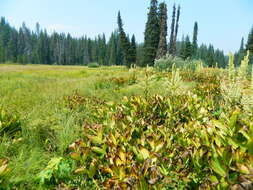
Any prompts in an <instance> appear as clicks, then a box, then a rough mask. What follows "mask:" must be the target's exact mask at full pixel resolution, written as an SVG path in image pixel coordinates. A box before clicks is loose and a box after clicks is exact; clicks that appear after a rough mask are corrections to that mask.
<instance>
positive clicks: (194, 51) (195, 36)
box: [192, 22, 198, 58]
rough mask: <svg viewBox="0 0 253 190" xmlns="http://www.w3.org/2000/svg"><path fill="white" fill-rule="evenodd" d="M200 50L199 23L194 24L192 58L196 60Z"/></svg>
mask: <svg viewBox="0 0 253 190" xmlns="http://www.w3.org/2000/svg"><path fill="white" fill-rule="evenodd" d="M197 50H198V23H197V22H195V23H194V29H193V38H192V56H193V57H194V58H196V56H197Z"/></svg>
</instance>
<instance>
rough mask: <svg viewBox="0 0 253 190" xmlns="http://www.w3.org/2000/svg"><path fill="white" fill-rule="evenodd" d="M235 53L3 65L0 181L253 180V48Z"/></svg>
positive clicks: (83, 185) (140, 184)
mask: <svg viewBox="0 0 253 190" xmlns="http://www.w3.org/2000/svg"><path fill="white" fill-rule="evenodd" d="M169 59H170V58H169ZM230 60H231V61H230V62H231V63H230V66H229V68H228V69H226V70H222V69H217V68H212V69H210V68H204V67H203V64H202V63H201V62H197V63H198V64H197V66H196V68H195V69H193V70H191V69H185V68H182V67H181V66H180V64H179V66H178V64H177V62H176V61H174V63H173V64H172V65H171V64H170V65H171V69H170V71H169V72H160V71H159V70H161V68H160V67H158V69H155V68H150V67H148V68H145V69H139V68H131V69H130V70H127V69H125V68H123V67H99V68H88V67H81V66H31V65H25V66H20V65H2V66H1V67H0V72H1V81H0V85H1V92H0V96H1V99H0V105H1V114H0V135H1V136H0V189H4V190H6V189H10V190H11V189H31V190H32V189H122V190H123V189H143V190H145V189H159V188H160V189H242V188H243V189H252V187H253V186H252V182H253V177H252V176H253V172H252V171H253V164H252V163H253V149H252V147H253V141H252V139H253V123H252V121H253V112H252V110H253V104H252V102H253V99H252V95H253V91H252V90H253V89H252V87H251V81H250V78H251V77H250V73H247V72H248V70H247V69H246V68H247V67H248V56H245V58H244V60H243V63H242V64H241V67H240V68H239V69H236V68H235V67H234V66H233V64H232V60H233V56H232V55H231V56H230ZM157 62H158V63H159V62H170V60H167V59H163V60H162V61H161V60H158V61H157ZM180 62H181V60H180ZM189 64H190V63H189ZM177 66H178V67H177ZM166 69H167V67H166ZM10 113H12V114H10Z"/></svg>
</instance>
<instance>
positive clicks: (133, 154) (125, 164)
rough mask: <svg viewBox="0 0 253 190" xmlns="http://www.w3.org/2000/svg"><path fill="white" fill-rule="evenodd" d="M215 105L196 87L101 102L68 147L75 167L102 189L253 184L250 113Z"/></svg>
mask: <svg viewBox="0 0 253 190" xmlns="http://www.w3.org/2000/svg"><path fill="white" fill-rule="evenodd" d="M215 111H216V110H215V107H214V105H213V102H212V99H209V98H206V99H205V98H203V97H199V96H197V95H196V94H192V93H189V94H187V95H179V96H169V97H162V96H159V95H156V96H153V97H150V98H149V99H146V98H142V97H136V96H135V97H131V98H124V100H123V101H122V103H121V104H110V105H106V106H104V107H101V109H99V110H98V111H97V114H98V117H100V118H101V123H99V124H96V123H94V124H85V125H84V133H83V134H84V135H83V138H82V139H79V140H77V141H76V142H75V143H73V144H72V145H70V147H69V149H70V151H71V153H70V156H71V157H72V159H74V160H75V161H76V163H77V165H78V166H79V167H78V168H77V169H76V170H75V173H76V174H78V175H80V176H82V177H83V179H84V181H92V182H93V183H94V184H96V185H98V186H99V187H101V188H102V189H152V188H154V189H229V188H232V187H235V186H236V185H237V184H241V185H245V184H246V185H247V186H248V187H249V189H251V188H252V181H253V178H252V175H253V172H252V171H253V164H252V163H253V162H252V159H253V157H252V155H253V149H252V145H253V141H252V139H253V124H252V122H248V121H252V118H251V117H252V116H249V115H247V116H246V115H245V114H244V113H243V110H240V109H237V110H229V111H228V112H223V113H222V114H221V116H220V117H218V118H217V117H216V116H215V114H214V112H215Z"/></svg>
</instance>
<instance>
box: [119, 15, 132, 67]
mask: <svg viewBox="0 0 253 190" xmlns="http://www.w3.org/2000/svg"><path fill="white" fill-rule="evenodd" d="M118 29H119V35H120V44H121V46H122V49H123V55H124V64H125V65H126V66H127V67H130V64H131V58H130V55H129V49H130V41H129V39H128V38H127V35H126V33H125V31H124V29H123V22H122V19H121V15H120V11H119V12H118Z"/></svg>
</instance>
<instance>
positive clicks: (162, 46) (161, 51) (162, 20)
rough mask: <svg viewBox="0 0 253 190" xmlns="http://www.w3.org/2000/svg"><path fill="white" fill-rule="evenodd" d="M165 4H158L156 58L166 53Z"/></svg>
mask: <svg viewBox="0 0 253 190" xmlns="http://www.w3.org/2000/svg"><path fill="white" fill-rule="evenodd" d="M167 19H168V18H167V5H166V3H165V2H163V3H160V5H159V25H160V39H159V44H158V50H157V54H156V58H157V59H159V58H161V57H163V56H165V55H166V53H167V35H168V34H167V33H168V32H167V30H168V27H167Z"/></svg>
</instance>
